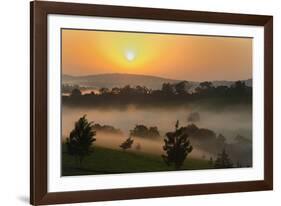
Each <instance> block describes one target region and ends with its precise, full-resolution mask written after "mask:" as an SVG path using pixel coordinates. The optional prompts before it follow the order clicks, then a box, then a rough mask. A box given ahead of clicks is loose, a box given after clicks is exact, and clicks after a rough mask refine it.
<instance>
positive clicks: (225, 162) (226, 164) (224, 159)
mask: <svg viewBox="0 0 281 206" xmlns="http://www.w3.org/2000/svg"><path fill="white" fill-rule="evenodd" d="M214 167H215V168H218V169H219V168H231V167H233V163H232V162H231V160H230V158H229V157H228V154H227V153H226V151H225V149H223V150H222V152H221V153H220V154H218V157H217V159H216V161H215V164H214Z"/></svg>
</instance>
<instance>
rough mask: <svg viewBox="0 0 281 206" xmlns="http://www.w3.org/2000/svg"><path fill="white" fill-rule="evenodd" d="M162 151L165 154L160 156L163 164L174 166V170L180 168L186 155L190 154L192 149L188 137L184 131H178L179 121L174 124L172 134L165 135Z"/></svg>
mask: <svg viewBox="0 0 281 206" xmlns="http://www.w3.org/2000/svg"><path fill="white" fill-rule="evenodd" d="M163 149H164V151H165V152H166V154H165V155H162V158H163V160H164V162H165V163H166V164H167V165H168V166H170V165H174V167H175V169H176V170H178V169H179V168H180V167H181V166H182V164H183V162H184V160H185V158H186V157H187V155H188V154H189V153H190V152H192V150H193V147H192V146H191V144H190V141H189V140H188V135H187V134H186V133H185V132H184V130H182V129H179V121H177V122H176V125H175V131H174V132H168V133H166V138H165V139H164V146H163Z"/></svg>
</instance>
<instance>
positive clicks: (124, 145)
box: [120, 136, 134, 150]
mask: <svg viewBox="0 0 281 206" xmlns="http://www.w3.org/2000/svg"><path fill="white" fill-rule="evenodd" d="M133 142H134V140H133V139H132V137H131V136H130V137H129V138H128V139H126V140H125V141H124V142H123V143H122V144H121V145H120V147H121V148H122V149H123V150H126V149H129V148H131V147H132V144H133Z"/></svg>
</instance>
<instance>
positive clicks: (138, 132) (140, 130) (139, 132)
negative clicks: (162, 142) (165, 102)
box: [130, 125, 160, 138]
mask: <svg viewBox="0 0 281 206" xmlns="http://www.w3.org/2000/svg"><path fill="white" fill-rule="evenodd" d="M130 135H131V136H137V137H144V138H146V137H152V138H155V137H160V133H159V131H158V128H157V127H146V126H145V125H136V126H135V128H134V129H133V130H130Z"/></svg>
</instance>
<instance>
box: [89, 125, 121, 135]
mask: <svg viewBox="0 0 281 206" xmlns="http://www.w3.org/2000/svg"><path fill="white" fill-rule="evenodd" d="M93 129H94V130H95V131H96V132H104V133H111V134H119V135H122V134H123V132H122V131H121V130H120V129H116V128H115V127H113V126H110V125H100V124H94V125H93Z"/></svg>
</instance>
